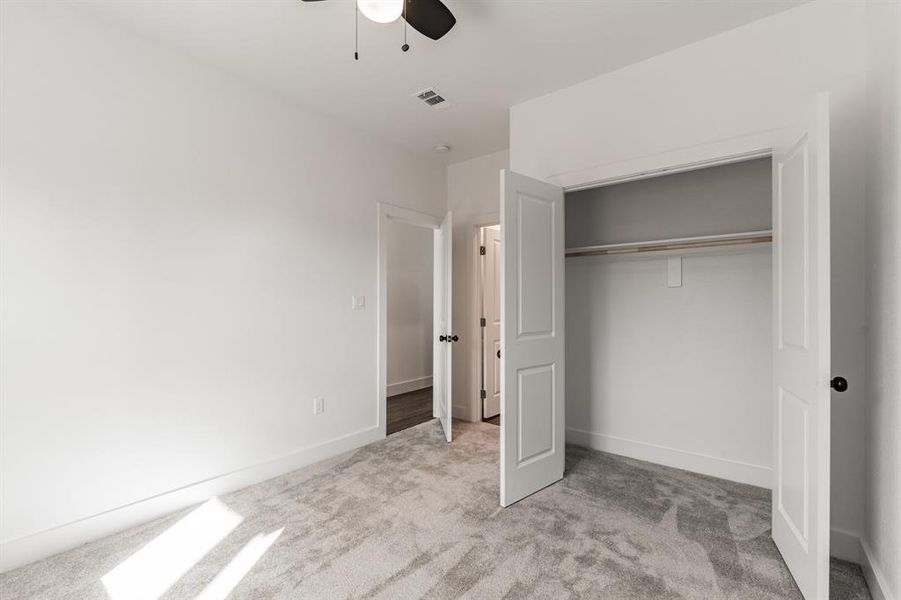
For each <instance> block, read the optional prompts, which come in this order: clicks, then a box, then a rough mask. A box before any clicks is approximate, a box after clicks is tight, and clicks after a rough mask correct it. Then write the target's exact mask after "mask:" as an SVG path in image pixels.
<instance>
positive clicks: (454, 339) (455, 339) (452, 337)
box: [447, 335, 460, 342]
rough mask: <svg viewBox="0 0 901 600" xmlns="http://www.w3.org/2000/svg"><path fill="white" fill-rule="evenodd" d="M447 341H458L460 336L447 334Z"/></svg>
mask: <svg viewBox="0 0 901 600" xmlns="http://www.w3.org/2000/svg"><path fill="white" fill-rule="evenodd" d="M447 341H449V342H459V341H460V338H459V337H457V336H456V335H453V336H451V335H449V336H447Z"/></svg>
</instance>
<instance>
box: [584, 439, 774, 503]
mask: <svg viewBox="0 0 901 600" xmlns="http://www.w3.org/2000/svg"><path fill="white" fill-rule="evenodd" d="M566 441H567V442H568V443H570V444H576V445H578V446H585V447H588V448H592V449H594V450H603V451H604V452H610V453H611V454H619V455H621V456H627V457H629V458H637V459H638V460H646V461H648V462H653V463H657V464H661V465H666V466H667V467H675V468H677V469H685V470H686V471H693V472H695V473H701V474H703V475H712V476H714V477H719V478H721V479H728V480H729V481H737V482H738V483H747V484H750V485H756V486H759V487H764V488H767V489H771V488H772V487H773V485H772V470H771V469H770V468H769V467H764V466H762V465H752V464H748V463H743V462H739V461H735V460H730V459H726V458H718V457H716V456H708V455H706V454H699V453H697V452H689V451H687V450H677V449H676V448H667V447H665V446H658V445H657V444H649V443H647V442H638V441H635V440H627V439H625V438H620V437H616V436H613V435H606V434H603V433H593V432H590V431H582V430H580V429H570V428H567V430H566Z"/></svg>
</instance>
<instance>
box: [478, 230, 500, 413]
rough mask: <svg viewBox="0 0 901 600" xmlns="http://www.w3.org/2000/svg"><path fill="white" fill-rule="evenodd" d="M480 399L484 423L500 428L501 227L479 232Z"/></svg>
mask: <svg viewBox="0 0 901 600" xmlns="http://www.w3.org/2000/svg"><path fill="white" fill-rule="evenodd" d="M477 235H478V238H479V272H478V281H477V286H476V290H477V291H476V294H477V296H478V300H477V303H478V306H479V308H480V315H481V316H480V317H479V324H480V339H479V348H480V352H479V377H480V379H479V381H480V385H479V397H480V401H481V405H480V407H479V408H480V411H481V413H480V414H481V419H482V421H483V422H486V423H491V424H492V425H497V426H500V424H501V264H500V261H501V226H500V225H499V224H496V225H486V226H482V227H479V228H478V232H477Z"/></svg>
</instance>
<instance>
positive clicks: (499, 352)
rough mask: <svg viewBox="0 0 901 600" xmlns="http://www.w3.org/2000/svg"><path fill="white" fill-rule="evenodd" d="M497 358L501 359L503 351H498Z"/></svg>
mask: <svg viewBox="0 0 901 600" xmlns="http://www.w3.org/2000/svg"><path fill="white" fill-rule="evenodd" d="M497 357H498V358H500V357H501V351H500V350H498V351H497Z"/></svg>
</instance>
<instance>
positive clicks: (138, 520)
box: [0, 426, 384, 573]
mask: <svg viewBox="0 0 901 600" xmlns="http://www.w3.org/2000/svg"><path fill="white" fill-rule="evenodd" d="M383 436H384V430H383V429H382V428H381V427H378V426H376V427H370V428H368V429H364V430H361V431H357V432H355V433H351V434H348V435H345V436H341V437H339V438H335V439H333V440H329V441H327V442H323V443H320V444H315V445H313V446H308V447H306V448H302V449H300V450H296V451H294V452H292V453H290V454H287V455H285V456H281V457H278V458H274V459H271V460H267V461H264V462H262V463H258V464H255V465H251V466H249V467H245V468H242V469H238V470H236V471H232V472H229V473H225V474H222V475H219V476H216V477H212V478H210V479H206V480H203V481H199V482H196V483H193V484H190V485H187V486H184V487H181V488H178V489H175V490H171V491H168V492H164V493H162V494H158V495H156V496H152V497H150V498H145V499H142V500H138V501H136V502H132V503H130V504H126V505H124V506H120V507H117V508H113V509H110V510H107V511H104V512H102V513H98V514H96V515H92V516H89V517H85V518H83V519H78V520H77V521H73V522H71V523H66V524H63V525H59V526H57V527H52V528H50V529H45V530H43V531H39V532H36V533H33V534H29V535H25V536H22V537H19V538H14V539H10V540H3V541H2V542H0V573H3V572H6V571H9V570H11V569H14V568H16V567H20V566H22V565H26V564H28V563H30V562H34V561H36V560H39V559H42V558H46V557H48V556H51V555H53V554H57V553H59V552H63V551H65V550H69V549H71V548H75V547H76V546H80V545H82V544H85V543H87V542H90V541H93V540H97V539H100V538H102V537H106V536H108V535H111V534H113V533H116V532H118V531H122V530H123V529H128V528H129V527H134V526H136V525H140V524H142V523H146V522H149V521H152V520H154V519H157V518H159V517H162V516H164V515H167V514H170V513H172V512H175V511H178V510H181V509H183V508H187V507H189V506H192V505H195V504H199V503H201V502H203V501H205V500H207V499H208V498H209V497H210V496H218V495H222V494H227V493H229V492H233V491H235V490H239V489H241V488H244V487H247V486H249V485H253V484H254V483H259V482H260V481H265V480H267V479H272V478H273V477H277V476H279V475H282V474H284V473H289V472H291V471H294V470H296V469H300V468H302V467H306V466H308V465H311V464H313V463H316V462H319V461H321V460H325V459H327V458H331V457H333V456H337V455H339V454H342V453H344V452H347V451H349V450H353V449H355V448H359V447H360V446H364V445H366V444H369V443H371V442H374V441H377V440H379V439H382V438H383Z"/></svg>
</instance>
